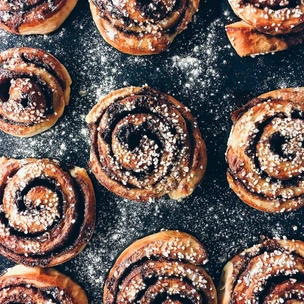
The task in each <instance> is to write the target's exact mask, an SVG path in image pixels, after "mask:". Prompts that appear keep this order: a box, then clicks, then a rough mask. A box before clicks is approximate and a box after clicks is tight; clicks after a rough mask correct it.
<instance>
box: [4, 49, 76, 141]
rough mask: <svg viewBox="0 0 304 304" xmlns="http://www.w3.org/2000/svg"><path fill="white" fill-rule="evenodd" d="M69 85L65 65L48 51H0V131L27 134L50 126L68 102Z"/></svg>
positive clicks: (33, 133) (69, 79) (34, 133)
mask: <svg viewBox="0 0 304 304" xmlns="http://www.w3.org/2000/svg"><path fill="white" fill-rule="evenodd" d="M70 85H71V78H70V76H69V74H68V72H67V70H66V69H65V67H64V66H63V65H62V64H61V63H60V62H59V61H58V60H57V59H56V58H55V57H53V56H52V55H51V54H49V53H47V52H44V51H42V50H40V49H34V48H27V47H23V48H13V49H9V50H7V51H4V52H2V53H0V130H2V131H4V132H6V133H9V134H11V135H14V136H20V137H27V136H33V135H36V134H38V133H41V132H43V131H45V130H47V129H49V128H50V127H52V126H53V125H54V124H55V123H56V121H57V120H58V119H59V118H60V117H61V116H62V114H63V111H64V108H65V106H66V105H67V104H68V103H69V99H70Z"/></svg>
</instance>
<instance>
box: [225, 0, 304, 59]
mask: <svg viewBox="0 0 304 304" xmlns="http://www.w3.org/2000/svg"><path fill="white" fill-rule="evenodd" d="M228 1H229V3H230V5H231V7H232V9H233V11H234V12H235V14H236V15H237V16H238V17H240V18H241V19H242V21H240V22H236V23H233V24H230V25H228V26H226V32H227V35H228V38H229V40H230V42H231V44H232V46H233V47H234V48H235V50H236V52H237V53H238V54H239V55H240V56H242V57H243V56H248V55H256V54H263V53H269V52H277V51H283V50H286V49H287V48H289V47H291V46H293V45H297V44H299V43H302V42H303V40H304V1H303V0H228Z"/></svg>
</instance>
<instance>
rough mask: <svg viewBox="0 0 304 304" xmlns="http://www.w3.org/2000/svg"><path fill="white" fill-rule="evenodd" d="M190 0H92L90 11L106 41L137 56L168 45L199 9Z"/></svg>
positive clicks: (195, 2) (156, 51)
mask: <svg viewBox="0 0 304 304" xmlns="http://www.w3.org/2000/svg"><path fill="white" fill-rule="evenodd" d="M198 4H199V1H198V0H195V1H192V0H191V1H190V0H151V1H146V0H132V1H124V0H118V1H114V0H113V1H112V0H91V1H90V5H91V11H92V14H93V18H94V20H95V23H96V25H97V27H98V28H99V30H100V32H101V34H102V35H103V37H104V38H105V40H106V41H107V42H108V43H110V44H111V45H112V46H114V47H115V48H117V49H118V50H120V51H122V52H125V53H128V54H134V55H145V54H156V53H160V52H162V51H164V50H165V49H167V48H168V47H169V45H170V44H171V42H172V41H173V39H174V38H175V36H176V35H177V34H178V33H180V32H181V31H183V30H184V29H185V28H186V26H187V24H188V23H189V22H190V21H191V19H192V16H193V14H194V13H195V12H196V11H197V9H198Z"/></svg>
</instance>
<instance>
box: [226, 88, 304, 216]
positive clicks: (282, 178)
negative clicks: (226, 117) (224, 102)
mask: <svg viewBox="0 0 304 304" xmlns="http://www.w3.org/2000/svg"><path fill="white" fill-rule="evenodd" d="M303 110H304V89H303V88H288V89H280V90H276V91H272V92H269V93H265V94H262V95H261V96H259V97H258V98H256V99H253V100H252V101H250V102H249V103H248V104H246V105H245V106H243V107H242V108H241V109H239V110H237V111H235V112H233V113H232V120H233V123H234V125H233V127H232V130H231V133H230V137H229V140H228V148H227V151H226V160H227V163H228V166H229V168H228V171H227V179H228V182H229V185H230V187H231V189H232V190H233V191H234V192H235V193H236V194H237V195H238V196H239V198H240V199H241V200H242V201H243V202H245V203H246V204H248V205H249V206H251V207H253V208H256V209H258V210H260V211H264V212H286V211H293V210H297V209H299V208H301V207H302V206H303V204H304V201H303V199H302V195H301V189H302V186H301V185H302V184H301V183H302V181H301V179H299V181H298V183H299V184H298V183H294V182H292V181H293V178H295V177H296V176H298V175H300V174H301V172H302V170H304V166H303V165H304V164H303V163H302V161H301V159H302V158H301V157H300V155H302V152H303V151H302V148H300V146H290V145H287V147H289V149H291V147H294V148H295V149H296V150H297V152H295V156H294V158H291V159H290V156H288V157H289V158H287V159H286V157H281V156H279V154H277V153H282V152H273V151H272V150H271V149H273V148H271V145H273V144H271V140H272V138H274V137H273V136H278V137H280V138H281V134H285V133H286V132H287V133H286V135H285V137H286V138H287V139H286V140H287V142H288V141H290V142H292V143H293V142H294V141H297V138H298V137H297V136H300V134H301V132H302V131H301V129H298V127H297V126H298V124H300V125H302V121H301V114H299V115H300V117H299V118H292V116H293V115H295V114H294V113H298V112H299V113H302V111H303ZM280 113H281V114H280ZM280 115H283V116H286V119H285V118H282V119H280ZM289 117H290V118H289ZM265 124H267V125H266V126H265ZM276 125H278V127H276ZM260 128H261V129H260ZM273 128H276V129H273ZM255 130H259V131H255ZM252 132H254V133H252ZM256 132H258V133H256ZM252 134H258V135H257V137H254V138H255V143H254V145H253V146H251V144H250V143H251V142H252V138H253V137H252ZM269 134H270V135H269ZM273 134H274V135H273ZM292 134H295V135H292ZM282 136H283V137H284V135H282ZM293 136H294V137H293ZM274 144H275V142H274ZM268 147H270V150H269V151H268ZM282 147H284V146H282ZM265 149H267V150H265ZM279 149H280V148H279ZM248 151H250V153H253V154H252V155H253V156H251V154H250V153H249V152H248ZM265 151H266V152H265ZM268 153H271V154H268ZM284 153H285V152H284ZM286 153H287V152H286ZM280 159H281V160H280ZM278 160H280V161H278ZM256 164H259V167H257V165H256ZM260 167H261V168H262V169H261V168H260ZM264 167H265V168H264ZM257 170H258V171H257ZM259 170H262V171H263V172H264V174H266V175H267V176H266V177H261V176H262V175H261V174H258V173H257V172H259ZM272 179H275V182H273V181H271V180H272ZM288 180H290V183H291V185H288ZM277 181H278V183H279V184H281V186H279V184H277Z"/></svg>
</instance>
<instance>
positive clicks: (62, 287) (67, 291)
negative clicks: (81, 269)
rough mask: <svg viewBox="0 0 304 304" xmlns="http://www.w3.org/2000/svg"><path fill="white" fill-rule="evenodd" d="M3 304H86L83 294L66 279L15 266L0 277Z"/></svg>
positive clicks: (76, 285)
mask: <svg viewBox="0 0 304 304" xmlns="http://www.w3.org/2000/svg"><path fill="white" fill-rule="evenodd" d="M0 286H1V287H0V302H1V303H5V304H13V303H24V304H28V303H32V304H42V303H45V304H55V303H58V304H88V299H87V297H86V294H85V292H84V290H83V289H82V288H81V287H80V286H79V285H78V284H76V283H75V282H74V281H72V280H71V279H70V278H69V277H67V276H66V275H64V274H62V273H60V272H59V271H57V270H55V269H52V268H49V269H41V268H38V267H35V268H31V267H26V266H23V265H16V266H15V267H13V268H10V269H8V271H7V272H6V273H5V274H4V275H2V276H1V277H0Z"/></svg>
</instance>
